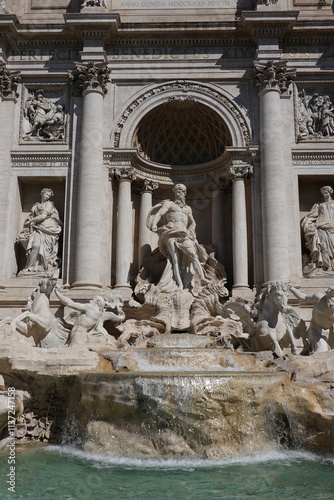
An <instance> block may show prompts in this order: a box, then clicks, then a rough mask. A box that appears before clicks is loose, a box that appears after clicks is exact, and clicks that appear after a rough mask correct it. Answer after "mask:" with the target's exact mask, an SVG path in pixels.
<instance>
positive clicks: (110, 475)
mask: <svg viewBox="0 0 334 500" xmlns="http://www.w3.org/2000/svg"><path fill="white" fill-rule="evenodd" d="M17 448H18V449H17V453H16V465H15V466H16V470H15V472H16V492H15V493H12V492H9V491H7V485H6V473H7V472H8V467H9V466H8V463H7V455H6V451H4V450H1V454H0V474H1V478H0V498H1V500H8V499H12V500H29V499H34V500H38V499H43V500H176V499H180V500H206V499H213V500H214V499H219V500H222V499H225V500H227V499H228V500H232V499H233V500H249V499H254V500H262V499H263V500H282V499H284V500H302V499H312V500H326V499H331V500H333V498H334V457H327V458H326V457H319V456H316V455H313V454H310V453H303V452H288V451H282V452H270V453H267V454H265V453H262V454H259V455H253V456H248V457H244V458H239V459H224V460H220V461H203V460H197V461H194V460H180V461H177V460H166V461H158V460H130V459H119V458H116V457H105V456H98V455H89V454H87V453H84V452H82V451H79V450H75V449H74V448H69V447H60V446H59V447H58V446H47V447H43V448H33V449H30V450H29V449H28V450H27V449H24V450H23V451H22V450H21V451H20V449H19V448H20V447H17Z"/></svg>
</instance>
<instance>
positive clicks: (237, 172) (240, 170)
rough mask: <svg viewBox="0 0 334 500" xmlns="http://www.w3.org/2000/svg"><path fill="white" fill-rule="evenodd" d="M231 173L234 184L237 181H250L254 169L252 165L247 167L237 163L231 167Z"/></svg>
mask: <svg viewBox="0 0 334 500" xmlns="http://www.w3.org/2000/svg"><path fill="white" fill-rule="evenodd" d="M228 170H229V173H230V176H231V179H232V182H233V181H235V180H237V179H244V180H245V179H250V178H251V177H252V175H253V167H252V165H245V164H241V163H239V164H238V163H236V164H234V165H231V166H230V167H229V169H228Z"/></svg>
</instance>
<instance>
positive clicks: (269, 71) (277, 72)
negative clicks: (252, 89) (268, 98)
mask: <svg viewBox="0 0 334 500" xmlns="http://www.w3.org/2000/svg"><path fill="white" fill-rule="evenodd" d="M295 77H296V70H295V69H288V68H287V65H286V62H285V61H267V62H259V61H254V83H255V85H256V88H257V90H258V92H261V91H262V90H275V91H278V92H280V94H285V93H287V91H288V87H289V85H290V83H291V82H292V80H293V79H294V78H295Z"/></svg>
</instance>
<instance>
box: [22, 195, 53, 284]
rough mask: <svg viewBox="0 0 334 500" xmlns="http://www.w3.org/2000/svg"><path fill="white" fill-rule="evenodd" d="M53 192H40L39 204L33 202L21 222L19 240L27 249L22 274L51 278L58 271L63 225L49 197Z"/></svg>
mask: <svg viewBox="0 0 334 500" xmlns="http://www.w3.org/2000/svg"><path fill="white" fill-rule="evenodd" d="M52 196H54V193H53V191H52V189H49V188H44V189H42V191H41V202H38V203H35V205H34V206H33V207H32V209H31V213H30V215H29V217H28V218H27V219H26V221H25V222H24V226H23V230H22V231H21V233H20V235H19V237H18V241H19V242H20V243H22V245H23V247H24V248H25V250H26V255H27V263H26V265H25V268H24V270H23V274H25V273H48V274H51V275H54V274H55V273H56V271H58V268H59V258H58V240H59V235H60V233H61V230H62V228H61V226H62V223H61V221H60V219H59V213H58V210H57V209H56V207H55V206H54V204H53V202H52V201H50V198H52Z"/></svg>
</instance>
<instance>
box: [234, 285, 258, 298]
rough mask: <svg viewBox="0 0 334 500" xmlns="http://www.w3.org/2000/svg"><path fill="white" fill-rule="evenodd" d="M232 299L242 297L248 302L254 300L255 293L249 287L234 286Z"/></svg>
mask: <svg viewBox="0 0 334 500" xmlns="http://www.w3.org/2000/svg"><path fill="white" fill-rule="evenodd" d="M232 297H242V298H243V299H247V300H254V298H255V292H253V290H251V289H250V288H249V286H248V285H238V284H236V285H233V287H232Z"/></svg>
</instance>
